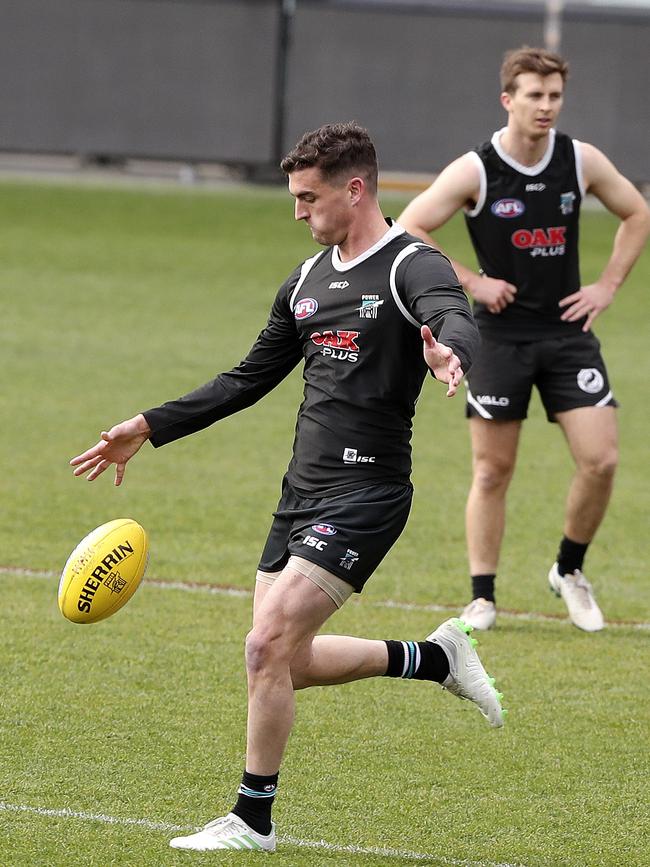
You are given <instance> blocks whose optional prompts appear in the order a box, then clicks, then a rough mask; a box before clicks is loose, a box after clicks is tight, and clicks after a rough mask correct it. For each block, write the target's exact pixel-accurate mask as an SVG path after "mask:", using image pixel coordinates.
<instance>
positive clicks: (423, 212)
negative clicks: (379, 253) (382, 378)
mask: <svg viewBox="0 0 650 867" xmlns="http://www.w3.org/2000/svg"><path fill="white" fill-rule="evenodd" d="M567 70H568V67H567V64H566V62H565V61H564V60H563V59H562V58H561V57H560V56H559V55H557V54H555V53H553V52H550V51H546V50H545V49H540V48H528V47H524V48H520V49H517V50H515V51H511V52H508V54H507V55H506V57H505V60H504V63H503V66H502V68H501V86H502V91H503V92H502V94H501V104H502V106H503V108H504V109H505V110H506V112H507V113H508V123H507V126H505V127H504V128H503V129H501V130H498V131H497V132H495V133H494V135H493V136H492V138H491V139H490V140H489V141H487V142H485V143H484V144H483V145H481V146H480V147H478V148H477V149H476V150H474V151H470V152H468V153H466V154H464V155H463V156H461V157H459V158H458V159H457V160H455V161H454V162H453V163H451V164H450V165H449V166H447V168H445V169H444V170H443V171H442V172H441V173H440V175H439V177H438V178H437V179H436V180H435V181H434V183H433V184H432V186H431V187H429V189H428V190H425V192H423V193H422V194H421V195H420V196H418V197H417V198H416V199H414V201H413V202H411V204H410V205H409V206H408V207H407V208H406V210H405V211H404V213H403V214H402V215H401V216H400V218H399V219H400V221H401V222H402V223H403V225H404V226H405V227H406V228H407V230H408V231H410V232H413V234H414V235H417V236H418V237H420V238H423V239H426V240H428V241H429V242H430V241H431V239H430V237H429V234H428V233H429V232H432V231H434V230H435V229H436V228H438V227H439V226H441V225H442V224H443V223H446V222H447V220H449V219H450V217H451V216H452V215H453V214H454V213H456V211H459V210H463V211H464V214H465V219H466V222H467V228H468V230H469V234H470V238H471V241H472V244H473V246H474V249H475V252H476V256H477V259H478V261H479V265H480V268H481V270H480V273H479V274H477V273H474V272H473V271H472V270H471V269H469V268H467V267H465V266H464V265H461V264H459V263H457V262H454V268H455V269H456V272H457V274H458V275H459V277H460V279H461V281H462V283H463V285H464V286H465V288H466V289H467V291H468V292H469V293H470V294H471V295H472V296H473V297H474V299H475V302H476V303H475V307H474V312H475V316H476V321H477V323H478V326H479V330H480V332H481V337H482V342H481V349H480V351H479V353H478V355H477V357H476V359H475V360H474V365H473V367H472V372H471V374H470V375H469V376H468V379H467V415H468V417H469V419H470V435H471V441H472V453H473V467H474V476H473V480H472V486H471V489H470V492H469V496H468V499H467V509H466V525H467V548H468V554H469V567H470V574H471V579H472V596H473V599H472V601H471V602H470V603H469V605H467V607H466V608H465V610H464V611H463V613H462V614H461V617H463V618H464V619H465V620H466V621H467V622H468V623H471V624H472V625H473V626H475V627H476V628H477V629H489V628H490V627H491V626H493V625H494V623H495V620H496V607H495V596H494V584H495V576H496V572H497V566H498V561H499V554H500V549H501V541H502V538H503V533H504V528H505V511H506V493H507V490H508V485H509V484H510V479H511V478H512V475H513V472H514V468H515V460H516V457H517V448H518V444H519V434H520V431H521V424H522V421H523V419H525V418H526V414H527V410H528V401H529V399H530V395H531V391H532V388H533V386H536V387H537V389H538V391H539V393H540V396H541V399H542V402H543V404H544V408H545V410H546V414H547V417H548V420H549V421H551V422H557V424H558V425H559V427H560V428H561V429H562V432H563V434H564V436H565V437H566V440H567V442H568V445H569V449H570V451H571V455H572V457H573V460H574V462H575V465H576V470H575V474H574V476H573V479H572V480H571V483H570V486H569V493H568V497H567V502H566V509H565V515H564V528H563V532H564V535H563V537H562V539H561V541H560V546H559V551H558V555H557V560H556V562H555V563H554V564H553V565H552V566H551V569H550V572H549V575H548V580H549V584H550V587H551V590H553V592H554V593H555V594H556V595H557V596H562V598H563V599H564V602H565V603H566V606H567V608H568V611H569V617H570V619H571V621H572V622H573V623H574V624H575V625H576V626H577V627H579V628H580V629H584V630H585V631H586V632H597V631H599V630H601V629H602V628H603V626H604V619H603V615H602V613H601V611H600V608H599V607H598V604H597V602H596V600H595V598H594V595H593V592H592V589H591V586H590V584H589V582H588V581H587V579H586V578H585V576H584V574H583V572H582V568H583V561H584V558H585V554H586V551H587V548H588V547H589V545H590V543H591V541H592V540H593V538H594V536H595V534H596V531H597V530H598V527H599V526H600V523H601V521H602V519H603V517H604V515H605V511H606V509H607V503H608V501H609V497H610V494H611V490H612V485H613V481H614V472H615V469H616V464H617V460H618V444H617V440H618V435H617V427H616V412H615V407H616V405H617V404H616V401H615V399H614V396H613V394H612V390H611V388H610V385H609V380H608V377H607V370H606V368H605V363H604V361H603V359H602V356H601V353H600V344H599V343H598V340H597V339H596V337H595V336H594V335H593V333H592V331H591V326H592V324H593V322H594V320H595V319H596V317H597V316H599V315H600V314H601V313H602V312H603V310H605V309H606V308H607V307H609V305H610V304H611V302H612V300H613V298H614V295H615V293H616V291H617V290H618V288H619V287H620V286H621V284H622V283H623V281H624V280H625V277H626V276H627V274H628V272H629V271H630V269H631V267H632V265H633V264H634V262H635V261H636V259H637V257H638V256H639V254H640V253H641V250H642V249H643V245H644V242H645V240H646V238H647V236H648V231H649V230H650V215H649V214H648V208H647V206H646V204H645V202H644V200H643V197H642V196H641V194H640V193H639V192H638V191H637V190H635V188H634V187H633V185H632V184H631V183H630V182H629V181H628V180H626V178H624V177H623V176H622V175H621V174H619V172H618V171H617V170H616V169H615V168H614V166H613V165H612V164H611V162H610V161H609V160H608V159H607V157H605V155H604V154H602V153H601V152H600V151H599V150H597V149H596V148H595V147H593V146H592V145H589V144H585V143H584V142H579V141H576V140H575V139H573V140H572V139H571V138H569V136H567V135H564V134H563V133H561V132H557V131H556V130H555V122H556V120H557V117H558V114H559V112H560V109H561V107H562V99H563V94H564V83H565V80H566V77H567ZM586 193H593V194H594V195H595V196H597V197H598V198H599V199H600V201H601V202H602V203H603V204H604V205H605V207H606V208H607V209H608V210H610V211H611V212H612V213H614V214H615V215H616V216H617V217H618V218H619V219H620V221H621V223H620V226H619V228H618V231H617V233H616V238H615V240H614V246H613V250H612V252H611V255H610V257H609V261H608V262H607V263H606V265H605V267H604V269H603V271H602V273H601V275H600V277H599V278H598V279H597V280H596V281H595V282H594V283H591V284H589V285H584V286H583V285H582V284H581V282H580V268H579V263H578V223H579V216H580V204H581V202H582V200H583V198H584V196H585V194H586Z"/></svg>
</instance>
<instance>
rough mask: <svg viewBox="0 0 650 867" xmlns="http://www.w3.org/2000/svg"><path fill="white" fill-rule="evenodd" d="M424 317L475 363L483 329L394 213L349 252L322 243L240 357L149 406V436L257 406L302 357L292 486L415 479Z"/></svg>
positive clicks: (315, 492) (319, 490) (453, 280)
mask: <svg viewBox="0 0 650 867" xmlns="http://www.w3.org/2000/svg"><path fill="white" fill-rule="evenodd" d="M421 324H427V325H429V326H430V327H431V330H432V332H433V334H434V336H435V337H436V338H437V339H439V340H440V341H441V342H443V343H445V344H447V345H449V346H451V347H452V349H453V350H454V351H455V352H456V354H457V355H458V356H459V357H460V359H461V362H462V365H463V370H464V371H467V370H468V368H469V365H470V363H471V360H472V358H473V356H474V354H475V351H476V348H477V345H478V332H477V329H476V325H475V323H474V320H473V317H472V313H471V310H470V306H469V304H468V302H467V299H466V297H465V295H464V293H463V291H462V289H461V287H460V285H459V283H458V279H457V277H456V274H455V273H454V271H453V269H452V267H451V265H450V264H449V262H448V260H447V259H446V258H445V257H444V256H443V255H442V254H441V253H439V252H438V251H436V250H434V249H433V248H431V247H429V246H427V245H425V244H423V243H422V242H420V241H419V240H418V239H417V238H415V237H413V236H412V235H409V234H407V233H406V232H405V231H404V229H403V228H402V227H401V226H399V225H398V224H396V223H392V224H390V223H389V228H388V230H387V232H386V234H385V235H384V236H383V237H382V238H381V239H380V241H378V242H377V244H375V245H374V247H372V248H371V249H369V250H367V251H366V252H365V253H363V254H362V255H360V256H359V257H358V258H356V259H354V260H352V261H349V262H343V261H341V259H340V256H339V251H338V248H337V247H331V248H328V249H326V250H324V251H321V252H320V253H318V254H317V255H315V256H313V257H312V258H310V259H308V260H307V261H305V262H304V263H303V264H302V265H300V266H299V267H298V268H296V270H295V271H294V272H293V273H292V274H291V275H290V277H289V278H288V279H287V280H286V281H285V283H284V284H283V285H282V287H281V288H280V290H279V292H278V294H277V296H276V298H275V302H274V304H273V307H272V309H271V314H270V317H269V320H268V323H267V325H266V327H265V328H264V329H263V331H262V332H261V333H260V335H259V337H258V338H257V340H256V341H255V343H254V345H253V347H252V348H251V350H250V352H249V353H248V355H247V356H246V358H244V360H243V361H242V362H241V363H240V364H239V365H238V366H237V367H235V368H234V369H233V370H231V371H229V372H227V373H222V374H220V375H219V376H217V377H216V379H214V380H212V381H211V382H208V383H206V384H205V385H203V386H201V387H200V388H198V389H196V390H195V391H193V392H191V393H190V394H188V395H186V396H185V397H181V398H179V399H178V400H174V401H170V402H168V403H165V404H163V405H162V406H160V407H157V408H155V409H151V410H148V411H146V412H145V413H144V415H145V417H146V419H147V422H148V423H149V426H150V427H151V430H152V436H151V441H152V443H153V445H154V446H161V445H163V444H165V443H168V442H171V441H173V440H175V439H178V438H179V437H182V436H186V435H187V434H190V433H193V432H195V431H198V430H201V429H203V428H205V427H207V426H208V425H210V424H212V423H213V422H215V421H218V420H219V419H221V418H224V417H226V416H228V415H231V414H232V413H234V412H237V411H238V410H241V409H244V408H245V407H247V406H250V405H251V404H253V403H255V402H256V401H257V400H259V399H260V398H261V397H262V396H263V395H265V394H267V393H268V392H269V391H271V390H272V389H273V388H274V387H275V386H276V385H278V383H279V382H280V381H281V380H282V379H284V377H286V376H287V374H289V372H290V371H291V370H292V369H293V368H294V367H295V366H296V365H297V364H298V363H299V361H300V360H301V359H304V371H303V378H304V382H305V385H304V398H303V401H302V403H301V405H300V409H299V411H298V419H297V424H296V434H295V440H294V447H293V457H292V459H291V463H290V465H289V470H288V479H289V482H290V483H291V484H292V485H293V487H294V489H295V490H296V491H297V492H298V493H299V494H301V495H303V496H307V497H314V496H325V495H328V494H330V493H337V492H341V493H342V492H344V491H349V490H354V489H355V488H360V487H363V486H364V485H368V484H376V483H380V482H398V483H404V484H409V483H410V482H409V477H410V471H411V446H410V441H411V425H412V419H413V415H414V413H415V403H416V400H417V398H418V395H419V393H420V390H421V387H422V383H423V381H424V378H425V375H426V372H427V370H428V368H427V366H426V364H425V362H424V359H423V355H422V338H421V336H420V325H421ZM431 435H432V436H434V435H435V433H434V432H433V431H432V432H431Z"/></svg>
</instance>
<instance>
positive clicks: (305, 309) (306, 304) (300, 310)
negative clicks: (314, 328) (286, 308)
mask: <svg viewBox="0 0 650 867" xmlns="http://www.w3.org/2000/svg"><path fill="white" fill-rule="evenodd" d="M317 310H318V301H316V299H315V298H301V299H300V301H298V303H297V304H296V309H295V310H294V316H295V317H296V319H308V318H309V317H310V316H313V315H314V313H315V312H316V311H317Z"/></svg>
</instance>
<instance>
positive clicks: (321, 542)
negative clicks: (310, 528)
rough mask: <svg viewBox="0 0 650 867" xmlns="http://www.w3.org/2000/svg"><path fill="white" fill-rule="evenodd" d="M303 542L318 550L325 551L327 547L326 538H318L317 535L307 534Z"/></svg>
mask: <svg viewBox="0 0 650 867" xmlns="http://www.w3.org/2000/svg"><path fill="white" fill-rule="evenodd" d="M302 544H303V545H309V547H310V548H315V549H316V550H317V551H324V550H325V548H327V542H326V541H325V539H317V538H316V536H305V538H304V539H303V540H302Z"/></svg>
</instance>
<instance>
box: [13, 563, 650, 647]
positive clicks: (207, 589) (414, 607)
mask: <svg viewBox="0 0 650 867" xmlns="http://www.w3.org/2000/svg"><path fill="white" fill-rule="evenodd" d="M2 575H23V576H25V577H26V578H48V579H49V578H57V579H58V578H59V573H58V572H53V571H51V570H49V569H26V568H24V567H22V566H0V576H2ZM142 583H143V584H148V585H149V586H150V587H158V588H159V589H162V590H181V591H183V592H185V593H206V594H210V595H217V596H241V597H247V598H248V597H250V596H252V591H251V590H246V589H244V588H242V587H227V586H222V585H219V584H203V583H202V582H200V581H164V580H160V579H157V578H145V579H144V580H143V582H142ZM364 604H365V605H370V606H371V607H372V608H396V609H398V610H401V611H437V612H443V613H446V612H451V613H456V612H458V609H459V607H460V606H459V605H436V604H433V603H428V604H424V603H418V602H399V601H396V600H394V599H384V600H380V601H378V602H373V601H371V600H365V599H364ZM499 617H500V618H504V619H505V618H509V619H511V620H528V621H532V622H534V623H558V624H560V623H561V624H564V625H566V626H570V625H571V624H570V622H569V620H568V619H567V617H566V615H565V614H559V615H553V614H541V613H539V612H536V611H530V612H527V611H511V610H508V609H507V608H499ZM607 628H608V629H635V630H641V631H648V630H650V623H645V622H643V621H631V620H630V621H625V620H621V621H611V620H610V621H607Z"/></svg>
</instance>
